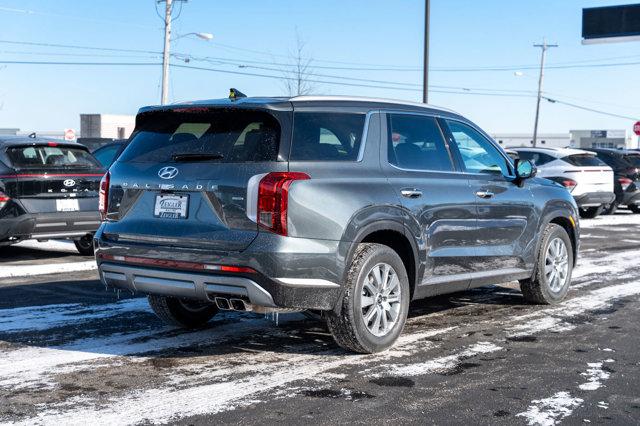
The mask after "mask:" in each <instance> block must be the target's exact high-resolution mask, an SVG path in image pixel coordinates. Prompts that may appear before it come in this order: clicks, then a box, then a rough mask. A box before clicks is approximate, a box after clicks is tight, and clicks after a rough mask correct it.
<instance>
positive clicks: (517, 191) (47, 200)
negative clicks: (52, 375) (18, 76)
mask: <svg viewBox="0 0 640 426" xmlns="http://www.w3.org/2000/svg"><path fill="white" fill-rule="evenodd" d="M136 123H137V124H136V128H135V130H134V132H133V135H132V137H131V139H130V140H129V141H128V142H127V143H126V144H117V145H111V146H105V147H103V148H102V149H101V150H98V151H96V152H95V155H96V157H97V158H98V159H100V162H101V163H102V164H100V162H99V161H98V160H96V158H95V157H94V156H92V155H91V154H90V153H89V152H88V151H87V149H86V148H84V147H82V146H81V145H79V144H75V143H67V142H52V141H48V140H42V139H38V138H14V139H5V140H3V141H2V142H1V143H0V167H1V169H0V244H5V245H6V244H12V243H15V242H18V241H21V240H23V239H27V238H35V239H49V238H70V239H74V240H75V241H76V245H77V247H78V250H80V251H81V252H83V253H87V252H88V251H89V250H90V249H91V247H95V256H96V260H97V264H98V269H99V274H100V278H101V280H102V281H103V282H104V284H105V285H106V286H107V287H111V288H122V289H128V290H131V291H134V292H140V293H143V294H146V295H147V296H148V299H149V304H150V306H151V307H152V309H153V310H154V312H155V313H156V314H157V316H158V317H160V318H161V319H163V320H164V321H166V322H168V323H170V324H173V325H177V326H181V327H188V328H193V327H200V326H202V325H204V324H205V323H206V322H207V321H208V320H210V319H211V318H212V317H213V316H214V315H216V313H218V312H219V311H221V310H236V311H254V312H260V313H266V312H279V311H281V310H285V311H287V310H292V309H293V310H313V311H319V312H321V315H322V317H324V318H325V319H326V320H327V324H328V328H329V330H330V331H331V333H332V334H333V336H334V338H335V340H336V342H337V343H338V344H339V345H341V346H342V347H344V348H346V349H349V350H352V351H355V352H362V353H371V352H378V351H381V350H385V349H387V348H389V347H390V346H391V345H392V344H393V343H394V342H395V340H396V339H397V338H398V336H399V335H400V333H401V332H402V328H403V326H404V323H405V320H406V318H407V313H408V306H409V303H410V301H412V300H416V299H421V298H425V297H429V296H434V295H438V294H446V293H451V292H456V291H462V290H466V289H469V288H473V287H479V286H484V285H487V284H495V283H501V282H510V281H516V280H517V281H519V282H520V288H521V290H522V293H523V296H524V298H525V300H527V301H529V302H532V303H541V304H550V303H557V302H560V301H562V300H563V299H564V298H565V296H566V294H567V292H568V288H569V285H570V282H571V274H572V270H573V267H574V265H575V263H576V260H577V257H578V252H579V241H580V224H579V217H580V215H582V216H583V217H595V216H596V215H598V214H599V213H600V212H602V211H603V210H605V209H606V210H607V211H609V212H611V211H613V210H614V209H615V208H616V207H617V206H618V205H622V204H625V205H627V206H629V207H630V208H631V209H633V210H634V211H637V207H638V202H639V201H640V198H638V197H637V196H636V194H637V192H638V191H639V190H638V187H637V185H636V183H637V179H638V173H637V172H638V169H637V167H635V166H634V165H636V166H637V165H638V164H640V163H637V162H636V160H637V158H636V155H637V156H638V158H640V153H631V152H626V151H625V152H609V151H606V150H596V151H593V152H591V151H584V150H574V149H555V150H554V149H529V148H522V149H520V148H518V149H515V150H512V151H510V152H509V153H506V152H505V151H504V150H502V148H500V147H499V145H497V144H496V143H495V141H493V140H492V139H491V138H490V137H489V136H487V134H486V133H485V132H484V131H482V130H481V129H480V128H479V127H478V126H476V125H475V124H474V123H472V122H471V121H469V120H468V119H466V118H465V117H463V116H461V115H459V114H457V113H455V112H452V111H450V110H446V109H439V108H434V107H431V106H425V105H424V104H413V103H406V102H399V101H388V100H380V99H366V98H341V97H306V96H302V97H293V98H246V97H244V96H239V94H238V93H235V94H234V91H233V90H232V96H231V97H230V99H223V100H210V101H202V102H198V103H188V104H175V105H171V106H162V107H146V108H142V109H141V110H140V112H139V114H138V117H137V119H136ZM508 154H510V155H511V156H515V157H517V158H516V159H515V161H512V160H511V159H510V158H509V155H508ZM609 163H610V164H611V166H609V165H608V164H609ZM536 165H537V167H538V168H537V169H536ZM105 170H108V171H106V172H105ZM100 178H101V179H100ZM101 220H102V223H101V224H100V226H99V228H98V224H99V223H100V221H101ZM96 229H97V231H96ZM94 231H95V235H94V236H93V245H91V244H90V243H89V244H88V245H89V247H87V245H86V243H87V240H89V242H91V235H92V234H93V232H94Z"/></svg>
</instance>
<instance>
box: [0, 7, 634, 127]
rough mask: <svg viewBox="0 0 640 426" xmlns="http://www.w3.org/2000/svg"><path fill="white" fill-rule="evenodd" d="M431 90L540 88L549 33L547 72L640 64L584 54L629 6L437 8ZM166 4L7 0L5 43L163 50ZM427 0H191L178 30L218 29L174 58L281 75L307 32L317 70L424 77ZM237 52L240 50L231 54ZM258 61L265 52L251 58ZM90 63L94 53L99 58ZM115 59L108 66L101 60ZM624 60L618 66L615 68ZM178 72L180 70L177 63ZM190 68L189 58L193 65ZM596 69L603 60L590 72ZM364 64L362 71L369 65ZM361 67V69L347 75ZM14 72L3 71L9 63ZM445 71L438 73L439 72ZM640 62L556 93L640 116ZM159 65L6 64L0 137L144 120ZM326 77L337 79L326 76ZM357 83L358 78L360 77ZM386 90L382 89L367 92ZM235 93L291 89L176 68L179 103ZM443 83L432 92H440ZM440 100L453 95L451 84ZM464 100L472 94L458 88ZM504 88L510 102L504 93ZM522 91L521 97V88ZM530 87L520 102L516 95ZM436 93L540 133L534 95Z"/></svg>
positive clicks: (578, 79) (46, 52) (498, 123)
mask: <svg viewBox="0 0 640 426" xmlns="http://www.w3.org/2000/svg"><path fill="white" fill-rule="evenodd" d="M431 3H432V6H431V9H432V11H431V12H432V33H431V59H430V60H431V67H432V72H431V84H432V85H433V86H451V87H457V88H463V87H464V88H481V89H490V90H491V93H496V92H497V91H501V93H506V94H515V93H519V94H525V95H529V94H531V93H533V92H534V91H535V90H536V85H537V70H536V69H526V67H525V66H536V65H537V64H538V61H539V55H540V50H539V49H536V48H534V47H532V44H533V43H534V42H540V41H541V40H542V38H543V37H545V36H546V38H547V40H548V41H549V42H556V43H558V44H559V45H560V47H559V48H555V49H551V50H550V51H549V53H548V56H547V62H548V64H549V65H554V64H561V63H574V62H582V61H596V60H600V59H605V60H603V61H600V62H598V63H613V62H639V61H640V42H636V43H616V44H600V45H590V46H583V45H581V43H580V32H581V22H580V21H581V9H582V8H583V7H590V6H604V5H615V4H621V3H625V2H624V1H623V0H615V1H604V0H584V1H579V0H562V1H558V0H526V1H525V0H518V1H514V0H483V1H477V0H446V1H445V0H432V1H431ZM154 5H155V0H135V1H132V0H110V1H86V0H56V1H44V0H20V1H18V0H0V40H3V41H19V42H34V43H52V44H65V45H82V46H94V47H104V48H115V49H136V50H145V51H160V50H161V49H162V36H163V31H162V22H161V20H160V19H159V18H158V16H157V15H156V12H155V7H154ZM423 7H424V1H422V0H398V1H393V2H391V1H388V0H366V1H365V0H349V1H347V0H324V1H300V0H295V1H294V0H277V1H276V0H270V1H269V0H216V1H212V0H190V1H189V2H188V3H186V4H185V5H184V7H183V10H182V13H181V15H180V17H179V18H178V19H177V20H176V21H175V23H174V33H188V32H196V31H200V32H210V33H213V34H214V36H215V39H214V40H213V41H211V42H205V41H202V40H198V39H195V38H189V37H187V38H183V39H181V40H178V41H176V42H175V43H174V45H173V51H174V52H181V53H188V54H190V55H193V56H198V57H202V56H208V57H218V58H228V59H230V61H229V62H233V63H235V64H236V65H228V64H216V63H211V62H209V63H207V62H199V61H195V60H192V61H191V62H190V63H189V64H188V65H192V66H204V67H210V68H216V69H222V70H230V71H233V70H236V71H242V72H254V73H265V74H275V75H281V72H279V71H275V72H274V71H268V70H259V69H252V68H238V66H237V65H238V64H244V65H250V64H252V65H258V64H255V63H252V62H246V61H256V62H263V64H262V65H258V66H263V67H269V68H274V67H275V68H279V66H275V65H272V64H269V63H270V62H271V63H273V62H282V61H287V60H288V59H287V58H286V56H287V55H288V52H289V51H290V50H291V49H292V48H293V47H294V46H295V33H296V29H297V31H298V32H299V33H300V35H301V36H302V38H304V39H305V40H306V52H307V54H308V55H309V56H311V57H313V58H314V61H313V64H312V65H315V66H318V67H319V66H340V65H339V64H336V63H330V62H325V61H336V62H349V63H354V64H356V65H352V66H354V67H363V66H364V65H363V64H382V65H389V66H392V67H408V68H419V67H420V65H421V63H422V38H423V35H422V34H423ZM229 46H232V47H229ZM236 48H240V49H248V50H251V51H257V52H265V53H253V52H249V51H246V50H238V49H236ZM87 55H89V56H87ZM95 55H103V56H95ZM608 58H617V59H608ZM0 60H4V61H89V62H96V61H103V62H148V63H157V62H159V61H160V57H159V56H158V55H155V54H144V53H126V52H111V51H96V50H81V49H71V48H62V47H60V48H54V47H44V46H29V45H19V44H6V43H0ZM173 62H174V63H181V62H180V61H179V60H176V59H175V58H174V59H173ZM182 63H183V64H184V62H182ZM592 63H596V62H592ZM357 64H360V65H357ZM512 65H513V66H515V67H514V68H521V69H522V72H523V73H524V75H522V76H515V75H514V70H513V69H511V70H508V71H482V72H452V71H442V70H441V69H443V68H457V69H460V68H473V67H476V68H477V67H489V66H512ZM346 66H350V65H346ZM0 67H2V65H0ZM438 69H440V71H438ZM639 70H640V65H628V66H618V67H600V68H578V69H548V70H547V72H546V79H545V90H546V91H547V92H548V96H550V97H557V98H559V99H562V100H564V101H567V102H572V103H575V104H579V105H583V106H586V107H590V108H595V109H599V110H605V111H609V112H612V113H616V114H620V115H624V116H631V117H637V116H640V110H639V108H638V104H637V100H638V99H639V98H640V86H639V85H638V71H639ZM314 72H315V73H318V74H334V75H340V76H345V77H350V78H361V79H368V80H381V81H394V82H403V83H409V84H415V85H416V86H404V87H409V88H415V89H417V90H415V91H400V90H392V89H383V88H365V87H347V86H338V85H328V84H315V92H316V93H318V94H334V95H336V94H352V95H364V96H378V97H389V98H401V99H409V100H420V99H421V93H420V91H419V86H417V85H418V84H420V83H421V73H420V71H417V70H414V71H363V70H357V71H348V70H331V69H320V68H315V69H314ZM160 76H161V68H160V66H139V67H134V66H99V67H90V66H71V65H65V66H58V65H56V66H54V65H14V64H11V65H6V66H4V67H3V68H1V69H0V105H2V108H1V109H0V127H20V128H21V129H23V130H61V129H64V128H67V127H73V128H78V126H79V117H78V115H79V114H80V113H96V112H101V113H114V114H134V113H135V112H136V111H137V109H138V108H139V107H140V106H142V105H148V104H155V103H158V102H159V98H160ZM319 79H324V80H326V78H319ZM351 82H354V83H357V82H355V81H351ZM363 84H371V85H378V86H379V85H386V86H388V84H382V83H363ZM229 87H236V88H238V89H240V90H242V91H243V92H244V93H246V94H248V95H281V94H284V91H285V89H284V86H283V84H282V82H281V81H278V80H274V79H267V78H258V77H251V76H242V75H231V74H223V73H216V72H209V71H198V70H191V69H175V68H174V69H172V71H171V93H170V101H172V102H174V101H182V100H193V99H207V98H217V97H225V96H226V95H227V93H228V88H229ZM435 89H436V87H434V90H435ZM438 90H449V89H442V88H439V89H438ZM453 90H454V91H457V92H460V91H461V89H453ZM502 91H504V92H502ZM512 91H513V92H512ZM516 91H518V92H516ZM465 93H466V94H451V93H432V94H431V96H430V102H431V103H433V104H435V105H441V106H446V107H449V108H452V109H454V110H457V111H459V112H461V113H462V114H464V115H466V116H468V117H469V118H471V119H472V120H474V121H475V122H477V123H478V124H479V125H480V126H482V127H483V128H485V129H486V130H488V131H490V132H531V130H532V127H533V116H534V108H535V98H533V97H511V96H510V97H503V96H480V95H473V94H470V93H477V91H475V92H474V91H472V92H468V91H465ZM632 124H633V121H632V120H629V119H620V118H613V117H607V116H603V115H598V114H594V113H591V112H586V111H580V110H577V109H574V108H570V107H568V106H564V105H559V104H551V103H549V102H543V104H542V115H541V121H540V128H541V131H543V132H567V131H568V130H570V129H575V128H587V129H607V128H609V129H613V128H619V129H630V128H631V126H632Z"/></svg>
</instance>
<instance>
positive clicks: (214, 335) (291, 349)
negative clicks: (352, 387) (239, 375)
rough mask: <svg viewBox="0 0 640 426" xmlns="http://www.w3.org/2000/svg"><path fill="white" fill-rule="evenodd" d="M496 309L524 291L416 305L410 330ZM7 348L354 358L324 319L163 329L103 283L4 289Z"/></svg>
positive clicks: (142, 307)
mask: <svg viewBox="0 0 640 426" xmlns="http://www.w3.org/2000/svg"><path fill="white" fill-rule="evenodd" d="M472 305H473V307H472V309H468V307H469V306H472ZM495 305H502V306H504V307H505V308H515V309H519V307H520V306H522V309H524V308H526V305H525V302H524V299H523V298H522V296H521V295H520V293H519V291H517V290H514V289H511V288H505V287H485V288H481V289H474V290H471V291H466V292H461V293H455V294H451V295H447V296H438V297H433V298H430V299H426V300H421V301H417V302H414V303H412V305H411V309H410V313H409V318H410V319H409V321H410V327H408V328H410V329H411V330H414V331H415V330H423V331H428V330H429V329H430V328H439V327H442V322H443V318H442V315H436V314H440V313H444V314H446V315H447V319H446V322H447V325H455V324H456V323H459V322H467V321H468V320H469V318H472V317H474V316H477V315H478V314H479V313H480V312H483V311H484V310H485V309H486V310H493V309H495V308H496V306H495ZM407 332H410V331H408V330H407V329H405V333H407ZM5 344H9V345H19V346H22V345H28V346H31V347H40V348H42V349H48V348H50V349H54V350H69V351H73V352H78V351H80V352H87V353H95V354H99V355H111V356H130V357H149V356H150V357H152V358H163V359H169V358H184V357H189V358H198V357H215V356H219V355H229V354H234V353H246V352H265V353H267V352H271V353H298V354H321V355H339V356H343V355H345V354H347V352H346V351H344V350H342V349H340V348H339V347H338V346H337V345H336V344H335V343H334V341H333V338H332V337H331V334H330V333H329V331H328V330H327V327H326V325H325V323H324V321H322V320H318V319H316V320H314V319H309V318H307V317H305V316H304V315H302V314H300V313H297V314H281V315H279V316H278V324H276V322H275V317H274V316H273V315H266V316H265V315H258V314H254V313H236V312H221V313H219V314H218V315H216V316H215V317H214V318H213V319H212V320H211V321H210V322H209V323H208V324H207V326H206V327H204V328H202V329H199V330H182V329H177V328H172V327H169V326H166V325H164V324H163V323H162V322H161V321H160V320H159V319H158V318H156V317H155V315H154V314H153V313H152V311H151V309H150V308H149V307H148V304H147V302H146V299H145V298H141V297H132V295H131V294H130V293H126V294H125V293H121V294H120V298H119V299H118V297H117V295H116V294H114V293H113V292H106V291H105V289H104V287H103V286H102V285H101V284H100V283H99V282H98V281H96V280H80V281H70V282H65V281H62V282H60V281H52V282H41V283H38V284H27V285H16V286H2V287H0V345H5Z"/></svg>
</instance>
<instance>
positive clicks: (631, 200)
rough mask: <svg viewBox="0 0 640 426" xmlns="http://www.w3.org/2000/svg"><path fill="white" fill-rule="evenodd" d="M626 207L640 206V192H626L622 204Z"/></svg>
mask: <svg viewBox="0 0 640 426" xmlns="http://www.w3.org/2000/svg"><path fill="white" fill-rule="evenodd" d="M620 204H624V205H625V206H629V205H634V204H635V205H637V204H640V190H638V191H634V192H625V193H624V194H623V195H622V202H621V203H620Z"/></svg>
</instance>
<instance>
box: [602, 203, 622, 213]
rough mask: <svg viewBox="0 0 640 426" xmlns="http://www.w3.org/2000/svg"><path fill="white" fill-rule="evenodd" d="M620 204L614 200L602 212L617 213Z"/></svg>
mask: <svg viewBox="0 0 640 426" xmlns="http://www.w3.org/2000/svg"><path fill="white" fill-rule="evenodd" d="M618 206H619V204H618V203H617V202H615V201H614V202H613V203H611V204H609V205H608V206H607V207H605V209H604V211H603V212H602V214H607V215H608V214H616V211H617V210H618Z"/></svg>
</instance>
